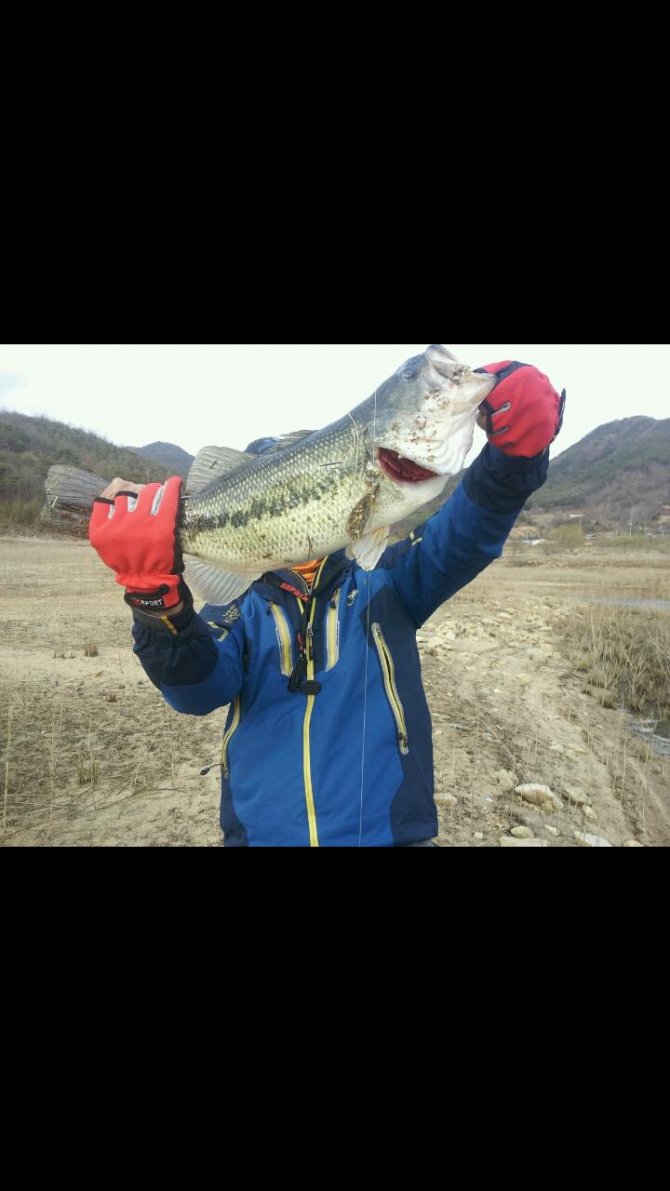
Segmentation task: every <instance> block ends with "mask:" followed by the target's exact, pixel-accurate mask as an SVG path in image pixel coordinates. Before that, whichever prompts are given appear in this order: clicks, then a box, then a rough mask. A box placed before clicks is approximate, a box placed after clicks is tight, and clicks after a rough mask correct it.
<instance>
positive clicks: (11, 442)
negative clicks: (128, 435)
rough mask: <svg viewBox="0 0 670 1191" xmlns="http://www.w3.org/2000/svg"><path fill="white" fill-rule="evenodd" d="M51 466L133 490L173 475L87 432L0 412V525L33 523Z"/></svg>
mask: <svg viewBox="0 0 670 1191" xmlns="http://www.w3.org/2000/svg"><path fill="white" fill-rule="evenodd" d="M54 463H62V464H65V465H69V466H71V467H77V468H81V469H82V470H84V471H89V472H93V473H94V474H96V475H99V476H102V477H103V478H104V479H110V480H111V479H113V478H114V476H123V478H124V479H125V480H131V481H134V482H136V483H138V484H146V483H147V482H149V481H153V480H165V479H167V477H168V476H170V475H174V474H175V473H174V471H173V469H172V468H170V467H166V466H161V465H160V464H158V463H155V462H154V461H153V460H152V459H150V458H147V457H146V456H143V455H140V454H138V453H137V451H134V450H132V449H130V448H128V447H117V446H115V445H114V443H110V442H108V441H107V439H105V438H100V437H99V435H97V434H91V433H90V432H89V431H87V430H78V429H76V427H74V426H68V425H67V424H66V423H64V422H54V421H52V419H51V418H35V417H28V416H27V415H26V414H19V413H13V412H11V411H6V410H0V520H2V521H5V522H12V523H16V524H21V525H30V524H34V523H37V522H38V520H39V511H40V508H41V505H42V502H43V499H44V480H45V478H46V474H47V472H48V470H49V468H50V467H51V466H52V464H54Z"/></svg>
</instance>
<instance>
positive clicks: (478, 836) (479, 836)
mask: <svg viewBox="0 0 670 1191" xmlns="http://www.w3.org/2000/svg"><path fill="white" fill-rule="evenodd" d="M483 838H484V836H483V835H482V833H481V831H475V839H478V840H483Z"/></svg>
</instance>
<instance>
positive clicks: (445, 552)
mask: <svg viewBox="0 0 670 1191" xmlns="http://www.w3.org/2000/svg"><path fill="white" fill-rule="evenodd" d="M548 466H549V455H548V452H545V453H544V454H543V455H538V456H536V457H535V458H534V459H522V458H512V457H511V456H509V455H505V454H504V453H503V452H502V451H501V450H499V449H498V447H494V446H493V445H492V444H491V443H487V445H486V446H485V447H484V450H483V451H482V453H481V455H480V456H479V457H478V458H477V459H476V460H475V461H474V463H473V464H472V466H471V467H470V468H469V470H468V471H467V472H466V473H465V475H464V477H463V480H462V481H461V483H460V484H459V486H458V488H457V489H456V491H455V492H454V494H453V496H452V497H451V498H450V500H448V501H447V502H446V504H444V505H443V506H442V508H441V509H440V511H439V512H438V513H436V514H435V516H434V517H431V519H430V521H427V522H426V523H425V524H424V525H422V526H420V527H419V528H418V529H417V530H416V531H415V533H414V534H413V535H411V537H410V538H406V539H405V540H404V541H403V542H398V543H397V545H395V546H391V547H389V548H388V549H387V550H386V551H385V552H384V554H383V555H382V558H381V561H380V564H379V565H380V567H383V568H384V569H385V570H386V571H387V574H388V581H389V583H390V584H391V585H392V586H393V587H394V588H395V589H396V591H397V592H398V594H399V595H400V596H401V598H402V599H403V601H404V603H405V605H406V607H407V609H408V611H409V613H410V615H411V617H412V619H413V620H414V621H415V623H416V625H417V628H418V627H420V626H421V625H422V624H423V623H424V622H425V621H426V620H428V618H429V617H430V616H432V614H433V613H434V612H435V611H436V609H437V608H439V607H440V605H441V604H443V603H444V602H445V600H448V599H450V598H451V596H453V595H454V594H455V593H456V592H457V591H460V589H461V588H462V587H465V586H466V585H467V584H468V583H471V582H472V580H473V579H475V578H476V577H477V575H479V574H480V572H481V571H483V570H484V569H485V568H486V567H487V566H489V565H490V563H492V562H493V561H494V559H496V558H500V555H501V554H502V551H503V546H504V545H505V542H506V541H507V538H508V537H509V534H510V531H511V529H512V527H513V525H514V522H515V521H516V519H517V517H518V516H519V513H520V512H521V510H522V508H523V506H524V504H525V503H526V501H527V500H528V497H529V496H531V495H532V493H533V492H536V491H537V489H538V488H541V487H542V485H543V484H544V482H545V480H546V478H547V469H548Z"/></svg>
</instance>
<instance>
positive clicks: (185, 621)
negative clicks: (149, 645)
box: [131, 583, 195, 635]
mask: <svg viewBox="0 0 670 1191" xmlns="http://www.w3.org/2000/svg"><path fill="white" fill-rule="evenodd" d="M179 594H180V596H181V598H182V600H183V601H184V607H183V608H182V609H181V611H180V612H177V613H176V614H175V613H171V612H170V610H169V609H167V610H166V611H165V612H163V613H162V615H160V616H151V615H150V613H148V612H141V611H140V610H139V608H136V607H134V606H133V605H131V607H132V608H133V616H134V618H135V621H136V622H137V624H141V625H142V626H143V628H146V629H151V630H152V632H155V633H168V634H170V635H174V633H175V632H177V633H179V632H181V630H182V629H185V628H186V627H187V625H189V624H190V623H191V621H192V620H193V617H194V616H195V610H194V608H193V596H192V594H191V592H190V591H189V589H188V587H187V586H186V584H185V583H180V584H179ZM166 621H167V622H168V623H166Z"/></svg>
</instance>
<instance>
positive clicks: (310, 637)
mask: <svg viewBox="0 0 670 1191" xmlns="http://www.w3.org/2000/svg"><path fill="white" fill-rule="evenodd" d="M327 561H328V560H327V559H326V558H324V560H323V562H322V563H321V566H320V567H319V572H318V574H317V575H316V576H315V577H314V583H313V584H312V591H315V590H316V588H317V587H318V585H319V580H320V578H321V574H322V571H323V568H324V567H325V565H326V562H327ZM296 599H297V597H296ZM316 603H317V602H316V600H315V599H314V597H313V596H312V609H311V612H310V616H309V621H308V623H307V634H306V635H307V640H306V642H305V654H306V660H307V681H308V682H313V681H314V617H315V616H316ZM298 605H299V607H300V611H301V614H302V612H303V611H304V608H303V605H302V604H301V602H300V600H298ZM314 700H315V696H314V695H308V696H307V709H306V711H305V719H304V722H303V726H302V748H303V774H304V780H305V800H306V802H307V821H308V823H309V846H310V848H318V847H319V832H318V828H317V823H316V807H315V805H314V789H313V787H312V759H311V755H310V742H309V726H310V722H311V719H312V711H313V710H314Z"/></svg>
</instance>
